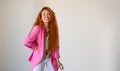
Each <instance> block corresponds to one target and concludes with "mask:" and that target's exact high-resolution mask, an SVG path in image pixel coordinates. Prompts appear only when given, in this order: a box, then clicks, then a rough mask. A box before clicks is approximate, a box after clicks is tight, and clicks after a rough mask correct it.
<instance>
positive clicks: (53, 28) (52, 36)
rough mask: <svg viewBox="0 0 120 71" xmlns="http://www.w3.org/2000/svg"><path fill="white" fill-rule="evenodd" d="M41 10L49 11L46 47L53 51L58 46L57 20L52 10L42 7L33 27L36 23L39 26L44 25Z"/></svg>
mask: <svg viewBox="0 0 120 71" xmlns="http://www.w3.org/2000/svg"><path fill="white" fill-rule="evenodd" d="M43 10H48V11H49V13H50V22H49V24H48V28H49V40H48V42H49V44H48V48H49V51H54V50H56V49H57V48H59V34H58V25H57V20H56V16H55V13H54V11H53V10H52V9H50V8H49V7H43V8H42V9H41V11H40V12H39V13H38V15H37V18H36V20H35V22H34V25H33V27H34V26H36V25H39V26H40V27H43V26H44V23H43V21H42V15H41V14H42V12H43Z"/></svg>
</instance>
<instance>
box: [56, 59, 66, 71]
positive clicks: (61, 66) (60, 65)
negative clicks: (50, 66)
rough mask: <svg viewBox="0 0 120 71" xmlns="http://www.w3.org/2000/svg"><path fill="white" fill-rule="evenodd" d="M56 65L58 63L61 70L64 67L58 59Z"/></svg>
mask: <svg viewBox="0 0 120 71" xmlns="http://www.w3.org/2000/svg"><path fill="white" fill-rule="evenodd" d="M57 65H58V68H59V69H61V70H63V69H64V66H63V64H62V63H61V62H60V61H59V60H57Z"/></svg>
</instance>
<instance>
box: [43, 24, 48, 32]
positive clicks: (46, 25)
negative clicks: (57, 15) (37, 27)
mask: <svg viewBox="0 0 120 71" xmlns="http://www.w3.org/2000/svg"><path fill="white" fill-rule="evenodd" d="M44 26H45V29H46V32H48V31H49V28H48V23H44Z"/></svg>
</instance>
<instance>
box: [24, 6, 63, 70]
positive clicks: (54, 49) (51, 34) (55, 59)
mask: <svg viewBox="0 0 120 71" xmlns="http://www.w3.org/2000/svg"><path fill="white" fill-rule="evenodd" d="M24 45H25V46H27V47H29V48H30V49H31V50H32V51H33V52H32V54H31V56H30V57H29V61H30V62H31V64H32V70H33V71H43V69H44V66H45V65H46V67H47V68H48V71H58V69H59V68H60V69H63V65H62V63H61V62H60V60H59V58H60V55H59V34H58V26H57V21H56V17H55V13H54V12H53V10H52V9H50V8H49V7H43V8H42V10H41V11H40V12H39V14H38V16H37V18H36V21H35V23H34V25H33V27H32V29H31V31H30V33H29V35H28V36H27V37H26V38H25V40H24Z"/></svg>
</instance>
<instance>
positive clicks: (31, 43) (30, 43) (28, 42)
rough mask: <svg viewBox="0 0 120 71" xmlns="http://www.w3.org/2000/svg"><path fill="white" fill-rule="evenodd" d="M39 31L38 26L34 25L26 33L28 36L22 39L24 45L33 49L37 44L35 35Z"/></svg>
mask: <svg viewBox="0 0 120 71" xmlns="http://www.w3.org/2000/svg"><path fill="white" fill-rule="evenodd" d="M38 33H39V29H38V26H34V27H33V29H32V30H31V32H30V33H29V34H28V36H27V37H26V38H25V39H24V40H23V44H24V45H25V46H26V47H29V48H30V49H32V50H34V48H35V47H36V46H37V42H36V39H37V35H38Z"/></svg>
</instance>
